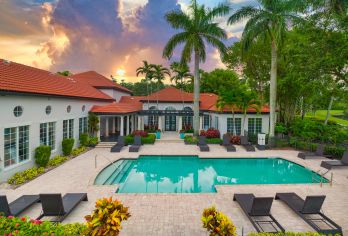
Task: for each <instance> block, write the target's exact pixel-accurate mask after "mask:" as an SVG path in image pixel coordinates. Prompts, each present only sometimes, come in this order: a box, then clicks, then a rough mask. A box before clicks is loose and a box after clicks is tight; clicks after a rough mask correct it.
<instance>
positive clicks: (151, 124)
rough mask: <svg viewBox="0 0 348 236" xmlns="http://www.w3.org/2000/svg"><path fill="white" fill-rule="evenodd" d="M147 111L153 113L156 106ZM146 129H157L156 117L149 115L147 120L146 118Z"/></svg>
mask: <svg viewBox="0 0 348 236" xmlns="http://www.w3.org/2000/svg"><path fill="white" fill-rule="evenodd" d="M149 110H151V111H155V110H157V107H156V106H151V107H150V108H149ZM148 126H149V127H148V129H151V130H153V129H156V130H157V129H158V115H149V118H148Z"/></svg>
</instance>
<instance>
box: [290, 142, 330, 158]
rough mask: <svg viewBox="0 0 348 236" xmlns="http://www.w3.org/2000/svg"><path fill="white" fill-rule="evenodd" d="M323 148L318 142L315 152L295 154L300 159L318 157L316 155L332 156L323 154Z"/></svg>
mask: <svg viewBox="0 0 348 236" xmlns="http://www.w3.org/2000/svg"><path fill="white" fill-rule="evenodd" d="M324 149H325V146H324V145H323V144H319V145H318V146H317V149H316V150H315V152H300V153H298V154H297V157H299V158H302V159H311V158H318V157H329V158H332V156H329V155H324Z"/></svg>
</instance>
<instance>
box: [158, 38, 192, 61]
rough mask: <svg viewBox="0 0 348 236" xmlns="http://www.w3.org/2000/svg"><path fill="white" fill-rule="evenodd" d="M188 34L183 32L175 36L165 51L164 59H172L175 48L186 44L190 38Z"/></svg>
mask: <svg viewBox="0 0 348 236" xmlns="http://www.w3.org/2000/svg"><path fill="white" fill-rule="evenodd" d="M189 36H190V35H189V33H188V32H182V33H178V34H176V35H174V36H173V37H172V38H171V39H169V41H168V43H167V44H166V46H165V47H164V49H163V57H164V58H167V59H170V58H171V57H172V55H173V51H174V48H175V47H176V46H178V45H179V44H182V43H184V42H185V41H186V40H187V38H188V37H189Z"/></svg>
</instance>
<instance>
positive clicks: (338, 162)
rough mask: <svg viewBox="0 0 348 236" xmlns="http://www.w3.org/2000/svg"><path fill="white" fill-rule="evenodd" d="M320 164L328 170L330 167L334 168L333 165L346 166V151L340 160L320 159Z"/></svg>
mask: <svg viewBox="0 0 348 236" xmlns="http://www.w3.org/2000/svg"><path fill="white" fill-rule="evenodd" d="M320 166H321V167H324V168H326V169H328V170H331V169H332V168H335V167H347V166H348V151H345V152H344V153H343V156H342V159H341V160H333V161H322V162H321V164H320Z"/></svg>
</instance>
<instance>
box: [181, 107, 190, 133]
mask: <svg viewBox="0 0 348 236" xmlns="http://www.w3.org/2000/svg"><path fill="white" fill-rule="evenodd" d="M183 111H188V112H192V108H191V107H184V109H183ZM192 126H193V117H192V116H191V115H185V116H183V117H182V129H183V130H191V129H192V128H193V127H192Z"/></svg>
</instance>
